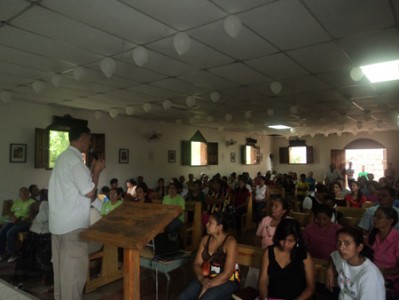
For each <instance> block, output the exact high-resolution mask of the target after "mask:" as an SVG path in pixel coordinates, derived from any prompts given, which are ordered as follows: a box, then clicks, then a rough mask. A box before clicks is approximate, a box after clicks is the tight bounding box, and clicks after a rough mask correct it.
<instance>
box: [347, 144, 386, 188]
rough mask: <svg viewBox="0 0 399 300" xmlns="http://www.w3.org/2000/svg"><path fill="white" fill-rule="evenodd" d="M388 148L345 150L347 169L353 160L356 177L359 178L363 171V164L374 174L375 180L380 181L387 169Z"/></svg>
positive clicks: (366, 169)
mask: <svg viewBox="0 0 399 300" xmlns="http://www.w3.org/2000/svg"><path fill="white" fill-rule="evenodd" d="M386 151H387V150H386V149H383V148H379V149H346V150H345V169H347V168H348V164H349V162H352V169H353V170H354V176H353V177H354V178H355V179H356V180H357V177H358V174H359V173H360V172H362V166H364V170H365V171H366V172H367V173H373V174H374V180H376V181H378V179H380V178H381V177H384V170H385V169H386V164H387V162H386Z"/></svg>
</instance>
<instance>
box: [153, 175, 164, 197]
mask: <svg viewBox="0 0 399 300" xmlns="http://www.w3.org/2000/svg"><path fill="white" fill-rule="evenodd" d="M165 192H166V187H165V179H163V178H162V177H161V178H159V179H158V181H157V185H156V186H155V187H154V193H156V194H157V195H158V197H157V199H163V197H165Z"/></svg>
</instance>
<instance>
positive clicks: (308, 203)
mask: <svg viewBox="0 0 399 300" xmlns="http://www.w3.org/2000/svg"><path fill="white" fill-rule="evenodd" d="M327 191H328V190H327V187H326V186H325V185H323V184H317V185H316V191H315V194H314V196H308V197H306V198H305V200H303V203H302V209H303V212H305V213H306V212H310V211H312V210H315V209H316V208H317V206H319V205H320V204H322V203H323V201H324V197H325V196H326V195H327Z"/></svg>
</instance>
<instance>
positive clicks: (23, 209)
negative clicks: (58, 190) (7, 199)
mask: <svg viewBox="0 0 399 300" xmlns="http://www.w3.org/2000/svg"><path fill="white" fill-rule="evenodd" d="M19 197H20V199H17V200H15V201H14V203H13V205H12V207H11V216H10V217H11V220H10V221H9V222H6V223H5V224H4V225H3V227H2V228H1V229H0V261H2V260H4V259H5V258H6V257H7V254H8V256H9V259H8V262H9V263H11V262H14V261H15V260H16V259H17V249H16V243H17V237H18V233H20V232H23V231H27V230H28V229H29V227H30V223H31V220H32V219H31V216H30V215H29V210H30V206H31V205H32V204H33V203H35V202H36V200H33V199H31V198H29V190H28V189H27V188H26V187H21V188H20V189H19ZM6 243H7V252H8V253H7V254H6Z"/></svg>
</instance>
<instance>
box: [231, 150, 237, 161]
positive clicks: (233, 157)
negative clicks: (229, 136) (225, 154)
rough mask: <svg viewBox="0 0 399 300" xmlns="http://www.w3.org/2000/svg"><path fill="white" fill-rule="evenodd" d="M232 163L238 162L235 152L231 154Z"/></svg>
mask: <svg viewBox="0 0 399 300" xmlns="http://www.w3.org/2000/svg"><path fill="white" fill-rule="evenodd" d="M230 162H232V163H235V162H236V153H235V152H230Z"/></svg>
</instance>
